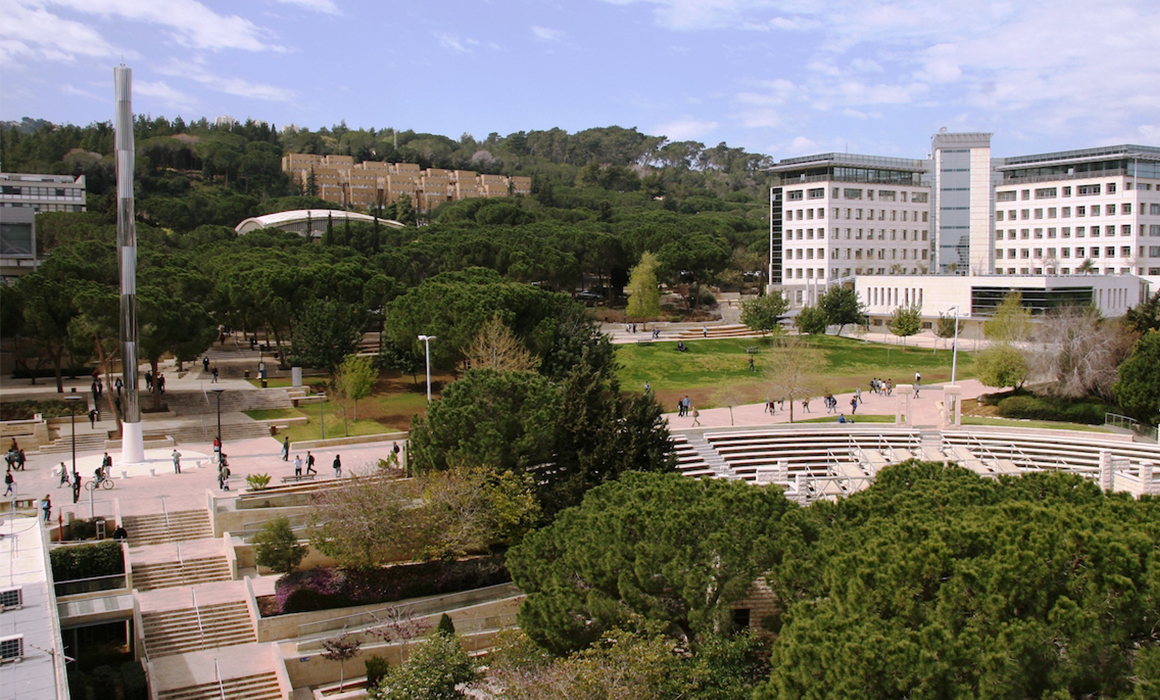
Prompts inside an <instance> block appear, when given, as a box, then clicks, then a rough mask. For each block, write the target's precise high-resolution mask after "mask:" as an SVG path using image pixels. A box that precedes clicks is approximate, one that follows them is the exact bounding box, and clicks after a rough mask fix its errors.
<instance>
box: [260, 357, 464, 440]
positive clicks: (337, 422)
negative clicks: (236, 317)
mask: <svg viewBox="0 0 1160 700" xmlns="http://www.w3.org/2000/svg"><path fill="white" fill-rule="evenodd" d="M431 379H432V391H433V393H432V398H434V397H435V396H438V390H439V389H440V388H441V387H442V386H443V385H444V384H445V383H447V382H449V381H450V380H451V379H452V377H450V376H432V378H431ZM251 382H252V383H255V384H257V383H258V380H251ZM275 382H284V383H285V386H289V385H290V380H289V379H285V380H282V379H277V380H270V386H278V384H276V383H275ZM304 382H305V383H306V384H309V385H311V386H313V387H314V388H315V393H317V392H324V391H326V379H325V377H307V378H306V379H305V380H304ZM319 406H321V407H322V408H321V413H322V414H323V416H325V419H326V435H327V437H342V436H345V435H346V431H347V430H349V431H350V434H351V435H373V434H375V433H389V432H395V431H399V430H409V429H410V427H411V418H412V416H414V415H416V414H418V415H420V416H422V415H426V413H427V384H426V382H425V380H423V379H422V378H420V379H419V380H418V381H416V379H415V378H414V377H411V376H410V375H400V374H399V373H398V372H383V373H382V374H380V375H379V378H378V380H377V381H376V382H375V387H374V390H373V391H372V393H371V395H370V396H368V397H367V398H365V399H362V400H361V401H359V402H358V417H359V419H358V420H357V421H355V420H353V417H354V407H353V405H350V406H348V408H347V414H348V420H347V426H346V427H345V428H344V426H343V420H342V407H341V406H339V404H338V403H337V402H336V401H334V400H329V401H326V402H325V403H322V404H315V403H312V404H306V405H304V406H302V407H301V408H274V409H262V410H256V411H246V415H248V416H250V417H251V418H253V419H255V420H271V419H279V418H296V417H299V416H305V417H306V419H307V420H308V421H309V423H308V424H306V425H292V426H290V428H288V429H287V430H285V431H283V432H280V433H279V435H288V436H290V441H291V442H294V441H297V440H316V439H318V438H319V437H320V435H321V434H322V431H321V430H320V428H319V425H318V416H319V412H320V409H319Z"/></svg>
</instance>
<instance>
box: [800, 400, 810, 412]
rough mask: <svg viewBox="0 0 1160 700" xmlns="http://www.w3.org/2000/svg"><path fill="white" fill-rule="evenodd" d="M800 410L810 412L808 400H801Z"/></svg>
mask: <svg viewBox="0 0 1160 700" xmlns="http://www.w3.org/2000/svg"><path fill="white" fill-rule="evenodd" d="M802 410H803V411H805V412H806V413H809V412H810V400H809V399H802Z"/></svg>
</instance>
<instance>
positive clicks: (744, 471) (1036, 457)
mask: <svg viewBox="0 0 1160 700" xmlns="http://www.w3.org/2000/svg"><path fill="white" fill-rule="evenodd" d="M673 440H674V444H675V445H676V450H677V457H678V465H679V466H678V469H679V470H680V471H681V472H682V473H684V474H687V475H690V476H696V477H715V478H725V479H738V480H745V481H756V482H759V483H776V484H781V485H782V486H784V487H786V490H787V495H789V496H790V497H791V498H794V499H796V500H798V501H799V502H809V501H810V500H813V499H816V498H830V497H836V496H840V495H843V494H846V493H850V492H852V491H856V490H858V489H860V488H865V487H866V486H868V485H869V484H870V483H872V481H873V479H874V477H875V476H876V475H877V473H878V471H879V470H881V469H882V468H884V467H885V466H887V465H889V464H892V463H897V462H902V461H905V460H907V459H911V458H918V459H924V460H928V461H948V462H953V463H956V464H959V465H961V466H963V467H965V468H968V469H970V470H972V471H974V472H975V473H977V474H979V475H980V476H984V477H988V478H995V477H998V476H1000V475H1003V474H1022V473H1025V472H1029V471H1042V470H1047V469H1059V470H1064V471H1069V472H1073V473H1078V474H1081V475H1083V476H1085V477H1086V478H1091V479H1098V480H1099V481H1100V485H1101V487H1102V488H1105V489H1106V490H1115V491H1127V492H1129V493H1132V494H1133V495H1140V494H1143V493H1160V484H1158V483H1157V481H1158V480H1157V479H1155V478H1154V477H1153V476H1152V465H1160V446H1157V445H1155V444H1151V443H1142V442H1133V441H1132V440H1131V438H1130V436H1123V435H1118V434H1112V433H1107V434H1105V433H1094V432H1093V433H1083V432H1078V431H1071V430H1040V429H1031V430H1028V429H1022V428H999V427H981V428H978V429H954V430H945V431H937V430H920V429H916V428H907V427H895V426H885V425H881V424H865V425H847V424H841V425H834V424H808V425H802V424H798V425H782V426H773V427H767V428H756V429H755V428H733V429H729V428H714V429H711V430H703V431H702V430H686V431H674V433H673Z"/></svg>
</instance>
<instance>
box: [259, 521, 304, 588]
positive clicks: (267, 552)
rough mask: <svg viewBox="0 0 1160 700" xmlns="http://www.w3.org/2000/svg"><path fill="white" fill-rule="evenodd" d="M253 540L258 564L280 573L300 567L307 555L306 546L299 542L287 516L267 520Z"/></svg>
mask: <svg viewBox="0 0 1160 700" xmlns="http://www.w3.org/2000/svg"><path fill="white" fill-rule="evenodd" d="M253 542H254V555H255V557H256V560H257V562H258V565H259V566H265V567H268V568H270V569H273V570H274V571H276V572H278V573H280V574H288V573H290V572H291V571H293V570H294V569H296V568H298V565H299V564H301V563H302V560H303V558H305V557H306V548H305V547H303V546H302V545H300V544H298V538H297V537H296V536H295V535H294V531H293V530H291V529H290V520H289V519H288V518H286V517H285V516H281V517H277V518H274V519H273V520H269V521H267V522H266V524H265V525H264V526H262V529H261V530H260V531H259V532H258V534H256V535H254V540H253Z"/></svg>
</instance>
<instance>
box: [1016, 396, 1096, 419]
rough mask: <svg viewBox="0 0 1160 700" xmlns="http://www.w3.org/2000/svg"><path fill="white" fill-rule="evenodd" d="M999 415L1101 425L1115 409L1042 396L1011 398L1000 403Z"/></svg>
mask: <svg viewBox="0 0 1160 700" xmlns="http://www.w3.org/2000/svg"><path fill="white" fill-rule="evenodd" d="M998 409H999V415H1000V416H1002V417H1004V418H1017V419H1024V420H1051V421H1063V422H1067V423H1087V424H1089V425H1099V424H1102V423H1103V422H1104V413H1106V412H1108V411H1111V410H1113V407H1111V406H1108V405H1107V404H1105V403H1103V402H1100V401H1074V402H1070V401H1066V400H1063V399H1057V398H1045V397H1042V396H1031V395H1027V396H1009V397H1007V398H1005V399H1003V400H1001V401H999V403H998Z"/></svg>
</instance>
